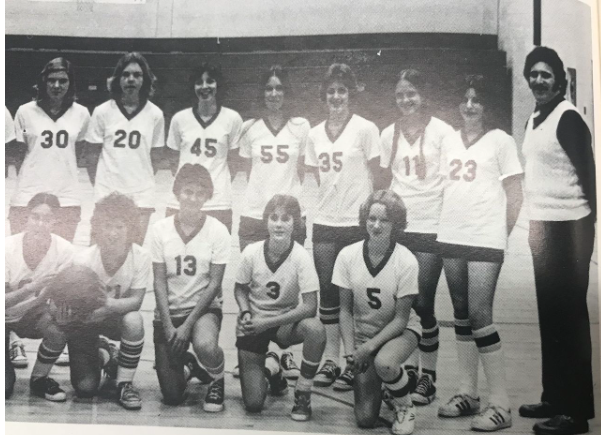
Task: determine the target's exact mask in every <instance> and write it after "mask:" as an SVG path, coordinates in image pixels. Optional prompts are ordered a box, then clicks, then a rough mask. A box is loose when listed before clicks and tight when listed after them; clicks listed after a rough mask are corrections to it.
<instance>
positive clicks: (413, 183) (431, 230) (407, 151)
mask: <svg viewBox="0 0 601 435" xmlns="http://www.w3.org/2000/svg"><path fill="white" fill-rule="evenodd" d="M452 132H453V128H452V127H451V126H450V125H448V124H447V123H445V122H443V121H441V120H440V119H437V118H434V117H433V118H431V119H430V122H429V123H428V125H427V126H426V129H425V131H424V134H423V135H421V136H420V137H419V138H418V139H417V140H416V141H415V143H413V144H412V143H409V141H408V140H407V139H406V138H405V136H404V135H403V133H402V132H400V134H399V139H398V142H397V143H398V147H397V152H396V156H395V158H394V162H392V185H391V190H393V191H394V192H396V193H397V194H398V195H399V196H400V197H401V198H402V199H403V202H404V203H405V207H407V229H406V231H407V232H413V233H426V234H436V232H437V231H438V218H439V216H440V209H441V207H442V189H443V177H442V176H441V175H440V147H441V144H442V139H443V138H444V137H445V136H446V135H447V134H450V133H452ZM393 136H394V124H393V125H391V126H389V127H386V128H385V129H384V131H382V135H381V152H380V166H381V167H382V168H388V167H390V166H391V164H390V163H391V162H390V159H391V157H392V155H391V154H392V149H393V144H392V140H393ZM420 145H421V147H422V149H423V156H424V159H425V174H424V176H423V178H420V177H419V176H418V174H417V166H418V165H417V162H419V161H420Z"/></svg>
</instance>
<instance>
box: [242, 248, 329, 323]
mask: <svg viewBox="0 0 601 435" xmlns="http://www.w3.org/2000/svg"><path fill="white" fill-rule="evenodd" d="M267 243H268V241H261V242H256V243H252V244H250V245H248V246H247V247H246V249H244V252H242V258H241V261H240V266H239V267H238V274H237V276H236V282H237V283H239V284H247V285H248V286H249V287H250V294H249V302H250V310H251V312H252V314H253V316H257V317H274V316H278V315H281V314H284V313H287V312H288V311H291V310H293V309H294V308H296V307H297V306H298V304H299V303H300V302H301V294H303V293H310V292H316V291H319V279H318V278H317V272H316V271H315V266H314V265H313V260H312V258H311V256H310V255H309V253H308V252H307V251H306V250H305V248H303V247H302V246H301V245H299V244H298V243H296V242H293V243H292V246H291V248H290V250H289V251H288V252H287V253H285V254H284V256H283V257H284V258H283V259H282V260H280V262H279V263H276V264H274V263H272V262H271V261H269V259H268V258H267V252H266V247H267Z"/></svg>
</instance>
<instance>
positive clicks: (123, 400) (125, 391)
mask: <svg viewBox="0 0 601 435" xmlns="http://www.w3.org/2000/svg"><path fill="white" fill-rule="evenodd" d="M117 392H118V394H119V404H120V405H121V406H123V407H124V408H125V409H128V410H131V411H135V410H138V409H140V408H142V399H141V398H140V393H139V392H138V390H136V388H135V387H134V386H133V385H132V383H131V382H121V383H120V384H119V385H118V386H117Z"/></svg>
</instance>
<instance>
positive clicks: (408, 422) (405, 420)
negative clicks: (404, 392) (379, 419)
mask: <svg viewBox="0 0 601 435" xmlns="http://www.w3.org/2000/svg"><path fill="white" fill-rule="evenodd" d="M414 429H415V406H413V404H411V405H408V406H398V407H397V409H396V411H395V416H394V422H393V423H392V433H393V434H394V435H409V434H412V433H413V430H414Z"/></svg>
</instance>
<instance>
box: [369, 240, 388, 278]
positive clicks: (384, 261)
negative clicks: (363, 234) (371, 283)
mask: <svg viewBox="0 0 601 435" xmlns="http://www.w3.org/2000/svg"><path fill="white" fill-rule="evenodd" d="M395 248H396V243H395V242H391V243H390V246H389V247H388V250H387V251H386V254H385V255H384V258H382V261H380V263H379V264H378V265H377V266H373V265H372V264H371V260H370V259H369V252H368V251H367V239H366V240H364V241H363V261H364V262H365V266H366V267H367V270H368V271H369V273H370V274H371V276H372V277H374V278H375V277H376V276H378V274H379V273H380V272H381V271H382V269H384V267H386V264H388V260H390V257H391V256H392V253H393V252H394V249H395Z"/></svg>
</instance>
